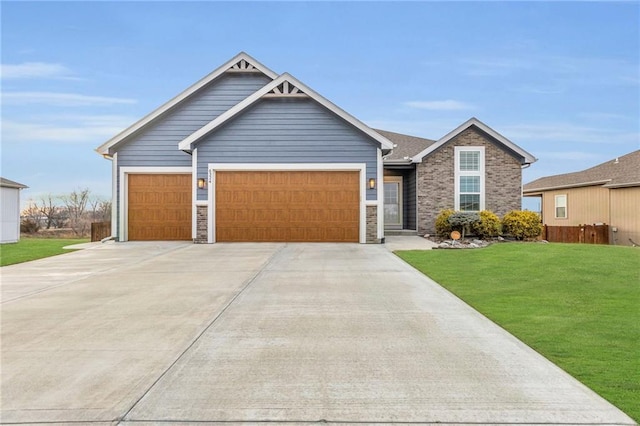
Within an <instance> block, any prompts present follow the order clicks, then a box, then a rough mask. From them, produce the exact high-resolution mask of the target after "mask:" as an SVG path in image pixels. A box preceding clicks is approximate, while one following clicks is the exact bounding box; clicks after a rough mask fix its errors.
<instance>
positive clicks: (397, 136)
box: [374, 129, 436, 163]
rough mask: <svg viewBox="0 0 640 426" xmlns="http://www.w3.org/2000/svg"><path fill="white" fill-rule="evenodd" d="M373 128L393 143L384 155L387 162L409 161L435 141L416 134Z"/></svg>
mask: <svg viewBox="0 0 640 426" xmlns="http://www.w3.org/2000/svg"><path fill="white" fill-rule="evenodd" d="M374 130H375V131H376V132H378V133H380V134H381V135H382V136H384V137H385V138H387V139H389V140H390V141H391V142H393V143H394V145H395V147H394V148H393V151H392V152H391V153H390V154H389V155H387V156H386V157H384V160H385V161H387V162H397V161H406V162H407V163H409V162H411V160H412V158H413V156H415V155H417V154H418V153H420V152H422V151H424V150H425V149H426V148H427V147H429V146H431V145H433V144H434V143H436V141H434V140H432V139H425V138H419V137H417V136H409V135H404V134H402V133H395V132H389V131H387V130H380V129H374Z"/></svg>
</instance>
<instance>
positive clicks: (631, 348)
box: [397, 243, 640, 421]
mask: <svg viewBox="0 0 640 426" xmlns="http://www.w3.org/2000/svg"><path fill="white" fill-rule="evenodd" d="M397 254H398V256H400V257H401V258H402V259H404V260H405V261H406V262H408V263H409V264H411V265H413V266H414V267H415V268H417V269H418V270H420V271H421V272H423V273H424V274H426V275H428V276H429V277H431V278H432V279H433V280H435V281H437V282H438V283H439V284H441V285H442V286H444V287H445V288H447V289H448V290H450V291H451V292H453V293H454V294H456V295H457V296H458V297H460V298H461V299H463V300H464V301H465V302H467V303H468V304H469V305H471V306H473V307H474V308H475V309H477V310H478V311H480V312H481V313H482V314H484V315H485V316H487V317H488V318H490V319H491V320H493V321H494V322H496V323H497V324H499V325H501V326H502V327H504V328H505V329H506V330H508V331H509V332H510V333H512V334H514V335H515V336H517V337H518V338H519V339H520V340H522V341H524V342H525V343H527V344H528V345H529V346H531V347H532V348H534V349H535V350H536V351H538V352H539V353H541V354H543V355H544V356H546V357H547V358H548V359H550V360H551V361H553V362H554V363H555V364H557V365H558V366H560V367H561V368H563V369H564V370H565V371H567V372H568V373H569V374H571V375H572V376H574V377H575V378H577V379H578V380H580V381H581V382H582V383H584V384H585V385H587V386H589V387H590V388H591V389H593V390H594V391H596V392H597V393H598V394H600V395H601V396H602V397H604V398H605V399H607V400H608V401H610V402H611V403H613V404H614V405H616V406H617V407H619V408H620V409H621V410H623V411H624V412H625V413H627V414H628V415H629V416H631V417H632V418H634V419H635V420H636V421H640V249H637V248H632V247H615V246H600V245H578V244H540V243H509V244H507V243H504V244H495V245H492V246H489V247H488V248H485V249H479V250H430V251H400V252H397Z"/></svg>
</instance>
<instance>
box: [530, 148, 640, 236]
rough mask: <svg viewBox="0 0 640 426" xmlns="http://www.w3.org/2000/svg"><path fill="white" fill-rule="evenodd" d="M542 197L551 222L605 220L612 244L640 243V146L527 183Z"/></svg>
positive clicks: (544, 216)
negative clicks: (591, 163)
mask: <svg viewBox="0 0 640 426" xmlns="http://www.w3.org/2000/svg"><path fill="white" fill-rule="evenodd" d="M523 195H524V196H525V197H540V198H541V199H542V221H543V223H544V224H545V225H548V226H575V225H581V224H594V223H606V224H608V225H609V226H610V228H609V230H610V236H609V237H610V238H609V241H610V242H611V243H612V244H618V245H632V244H633V243H632V241H633V242H635V243H636V244H637V243H640V150H638V151H633V152H631V153H629V154H627V155H624V156H622V157H618V158H615V159H613V160H610V161H607V162H605V163H602V164H599V165H597V166H595V167H591V168H590V169H586V170H583V171H580V172H574V173H565V174H562V175H555V176H547V177H542V178H540V179H537V180H534V181H533V182H529V183H527V184H526V185H524V188H523Z"/></svg>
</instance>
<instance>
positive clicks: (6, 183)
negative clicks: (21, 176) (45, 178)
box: [0, 177, 28, 189]
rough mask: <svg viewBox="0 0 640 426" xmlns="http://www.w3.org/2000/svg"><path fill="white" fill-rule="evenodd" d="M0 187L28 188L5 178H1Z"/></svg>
mask: <svg viewBox="0 0 640 426" xmlns="http://www.w3.org/2000/svg"><path fill="white" fill-rule="evenodd" d="M0 186H1V187H4V188H16V189H24V188H28V186H27V185H23V184H21V183H18V182H14V181H12V180H9V179H5V178H3V177H0Z"/></svg>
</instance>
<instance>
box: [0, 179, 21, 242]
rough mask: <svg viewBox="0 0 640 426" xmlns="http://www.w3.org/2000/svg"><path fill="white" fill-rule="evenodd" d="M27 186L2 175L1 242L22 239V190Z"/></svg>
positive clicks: (0, 203) (0, 195)
mask: <svg viewBox="0 0 640 426" xmlns="http://www.w3.org/2000/svg"><path fill="white" fill-rule="evenodd" d="M25 188H28V186H26V185H23V184H21V183H18V182H14V181H12V180H9V179H5V178H3V177H0V205H1V206H2V207H1V209H2V227H1V228H0V244H4V243H16V242H18V241H20V191H21V190H22V189H25Z"/></svg>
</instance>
